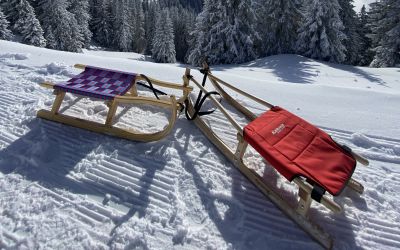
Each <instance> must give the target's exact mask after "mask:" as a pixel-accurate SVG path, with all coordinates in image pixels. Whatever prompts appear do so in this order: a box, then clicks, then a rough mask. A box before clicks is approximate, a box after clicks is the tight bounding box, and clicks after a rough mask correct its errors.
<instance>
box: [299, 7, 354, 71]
mask: <svg viewBox="0 0 400 250" xmlns="http://www.w3.org/2000/svg"><path fill="white" fill-rule="evenodd" d="M305 5H306V6H305V12H304V22H303V24H302V25H301V26H300V28H299V38H298V41H297V51H298V52H299V53H300V54H302V55H304V56H307V57H311V58H314V59H321V60H325V61H330V62H336V63H341V62H344V61H345V59H346V55H345V53H346V48H345V47H344V45H343V41H344V40H345V39H346V35H345V34H344V33H343V29H344V27H343V23H342V21H341V20H340V17H339V11H340V6H339V4H338V2H337V0H332V1H324V0H311V1H309V2H308V1H305Z"/></svg>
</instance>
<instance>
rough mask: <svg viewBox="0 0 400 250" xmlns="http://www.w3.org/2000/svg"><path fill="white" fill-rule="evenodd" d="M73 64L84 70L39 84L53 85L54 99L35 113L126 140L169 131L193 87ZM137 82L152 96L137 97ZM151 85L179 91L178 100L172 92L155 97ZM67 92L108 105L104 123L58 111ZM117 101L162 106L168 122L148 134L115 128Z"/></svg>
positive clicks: (155, 137) (152, 137) (159, 136)
mask: <svg viewBox="0 0 400 250" xmlns="http://www.w3.org/2000/svg"><path fill="white" fill-rule="evenodd" d="M75 67H76V68H79V69H83V70H84V71H83V72H82V73H81V74H79V75H77V76H75V77H73V78H72V79H70V80H69V81H68V82H63V83H59V84H54V83H49V82H45V83H42V84H41V86H43V87H46V88H53V89H54V94H55V95H56V98H55V101H54V103H53V106H52V109H51V110H43V109H42V110H39V111H38V112H37V116H38V117H40V118H43V119H46V120H50V121H55V122H59V123H63V124H66V125H70V126H74V127H78V128H82V129H86V130H90V131H93V132H97V133H103V134H107V135H111V136H116V137H120V138H125V139H129V140H135V141H143V142H149V141H157V140H160V139H162V138H164V137H165V136H167V135H168V133H169V132H171V130H172V129H173V127H174V124H175V121H176V118H177V115H178V112H179V111H180V110H181V108H182V105H183V103H184V101H185V100H186V99H187V97H188V95H189V93H190V92H191V91H192V90H193V88H192V87H190V86H189V85H187V84H186V83H184V84H182V85H179V84H174V83H168V82H163V81H159V80H156V79H152V78H149V77H146V76H144V75H140V74H134V73H127V72H122V71H115V70H108V69H102V68H97V67H92V66H86V65H82V64H76V65H75ZM139 81H147V82H148V83H149V84H150V86H149V88H150V89H152V90H153V92H154V93H155V96H156V98H151V97H143V96H138V92H137V86H136V85H137V84H139V83H140V82H139ZM152 84H154V85H158V86H162V87H166V88H171V89H178V90H182V91H183V95H182V97H181V98H179V99H176V97H175V96H174V95H171V96H169V98H164V99H159V98H158V95H157V92H156V91H158V90H156V89H154V88H153V86H152ZM67 92H69V93H72V94H75V95H78V96H84V97H89V98H92V99H96V100H103V101H105V102H106V104H107V106H108V108H109V110H108V114H107V118H106V120H105V123H104V124H101V123H98V122H93V121H87V120H84V119H80V118H77V117H72V116H68V115H64V114H61V113H59V110H60V107H61V103H62V101H63V99H64V97H65V94H66V93H67ZM158 92H160V91H158ZM121 104H125V105H126V104H146V105H152V106H157V107H161V108H166V109H168V110H170V112H171V115H170V118H169V124H168V125H167V126H166V127H165V128H164V129H163V130H161V131H158V132H155V133H148V134H144V133H140V132H137V131H134V130H132V129H129V130H127V129H122V128H118V127H115V126H113V121H114V116H115V113H116V111H117V107H118V106H119V105H121Z"/></svg>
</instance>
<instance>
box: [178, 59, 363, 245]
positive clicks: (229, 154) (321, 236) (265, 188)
mask: <svg viewBox="0 0 400 250" xmlns="http://www.w3.org/2000/svg"><path fill="white" fill-rule="evenodd" d="M201 72H202V73H203V74H204V75H205V77H204V79H203V83H202V84H201V83H199V82H198V81H196V79H194V78H193V77H192V76H191V75H190V69H186V73H185V76H184V79H185V80H184V81H185V82H189V81H192V82H193V83H194V84H195V85H196V86H197V87H198V88H199V89H200V91H202V92H203V93H204V94H205V95H206V97H207V98H208V99H210V100H211V101H212V102H213V104H214V105H215V106H216V108H217V109H218V110H219V111H220V112H221V113H222V114H223V115H224V116H225V117H226V118H227V120H228V121H229V122H230V123H231V124H232V126H233V127H234V128H235V129H236V130H237V139H238V146H237V148H236V150H232V149H231V148H230V147H229V146H227V145H226V144H225V142H224V141H223V140H222V139H221V138H220V137H219V136H218V135H217V134H216V133H215V132H214V131H213V130H212V129H211V128H210V127H209V126H208V125H207V123H206V122H205V121H204V120H203V119H202V118H201V117H200V116H197V115H196V113H199V108H200V107H199V106H197V108H195V107H196V105H193V102H192V101H191V100H190V99H188V100H187V102H186V107H187V112H188V116H189V118H190V116H192V117H191V118H192V119H193V121H194V123H195V124H196V125H197V127H198V128H199V129H200V130H201V131H202V132H203V133H204V134H205V135H206V136H207V138H208V139H209V140H210V141H211V142H212V143H213V144H214V145H215V146H216V147H217V148H218V149H219V150H220V151H221V152H222V153H223V154H224V156H225V157H226V158H227V159H229V160H230V161H231V162H232V163H233V164H234V165H235V166H236V167H237V168H238V169H239V170H240V171H241V172H242V174H244V175H245V176H246V177H247V178H248V179H249V180H250V181H251V182H252V183H253V184H254V185H255V186H256V187H258V188H259V189H260V191H261V192H262V193H263V194H264V195H265V196H266V197H268V198H269V199H270V200H271V201H272V202H273V203H275V205H276V206H277V207H278V208H280V209H281V210H282V211H283V212H284V213H285V214H286V215H287V216H288V217H289V218H290V219H292V220H293V221H294V222H295V223H296V224H297V225H299V227H300V228H302V229H303V230H304V231H305V232H306V233H308V234H309V235H310V236H311V237H312V238H313V239H314V240H316V241H317V242H318V243H319V244H320V245H321V246H323V247H324V248H327V249H331V248H332V247H333V239H332V238H331V236H330V235H329V234H327V233H326V232H325V231H324V230H323V229H322V228H321V227H320V226H318V225H317V224H314V223H313V222H311V221H310V219H309V216H308V211H309V209H310V207H311V204H312V201H315V200H317V201H318V202H319V203H321V204H322V205H323V206H325V207H326V208H328V209H329V210H331V211H333V212H335V213H339V212H341V210H342V208H341V206H340V205H339V204H337V203H336V202H335V201H333V200H332V199H331V198H329V196H328V195H327V194H326V193H325V191H328V192H332V193H334V195H339V194H340V192H341V191H342V189H343V188H344V187H345V186H348V187H349V188H351V189H353V190H354V191H356V192H358V193H360V194H361V193H362V192H363V190H364V187H363V186H362V185H361V184H360V183H359V182H357V181H355V180H354V179H352V178H351V175H352V173H353V171H354V169H355V165H356V161H358V162H360V163H361V164H363V165H368V160H366V159H365V158H363V157H362V156H360V155H358V154H356V153H355V152H353V151H351V150H350V149H349V148H347V147H345V146H343V147H342V145H339V144H337V150H338V155H339V156H340V155H342V156H343V157H345V158H346V160H347V162H350V163H351V164H354V166H348V169H347V170H346V169H345V170H343V171H344V172H346V171H347V172H348V173H347V178H348V179H347V180H345V181H343V182H342V183H341V187H340V188H339V189H334V187H335V186H332V185H329V183H328V185H324V184H326V183H327V181H323V182H320V181H319V180H318V179H316V178H313V176H312V174H309V176H302V174H297V175H293V176H291V177H290V178H289V177H288V176H289V174H288V173H287V172H284V171H287V170H282V169H281V170H280V171H279V170H278V171H279V172H281V174H282V173H283V175H284V176H285V177H286V178H288V179H289V181H292V182H293V183H295V184H296V185H297V186H298V188H299V191H298V196H299V199H298V204H297V205H296V206H293V205H292V204H290V203H289V202H288V201H286V200H285V199H283V198H282V197H281V195H280V194H279V193H277V192H276V191H275V189H274V188H273V187H271V186H270V184H269V183H268V180H265V179H263V177H261V176H260V175H259V174H258V173H257V172H256V171H255V170H253V169H251V168H249V167H248V166H246V164H245V163H244V162H243V156H244V154H245V151H246V148H247V147H248V146H249V142H248V141H251V138H246V137H249V136H248V135H246V133H247V132H248V131H246V129H249V127H248V126H249V125H248V126H246V127H242V126H241V125H240V124H239V123H238V122H237V121H236V120H235V119H234V118H233V117H232V116H231V115H230V113H229V112H228V111H227V110H226V109H225V108H224V107H223V106H222V105H221V104H220V102H219V101H218V100H217V99H216V98H215V97H214V96H213V95H212V92H210V91H207V90H206V88H205V87H204V84H205V82H206V79H207V78H208V79H209V80H210V81H211V83H212V84H213V85H214V88H215V89H216V90H217V92H214V93H218V94H219V95H221V96H222V98H223V100H224V101H227V102H228V103H229V104H230V105H232V106H233V107H234V108H236V109H237V110H238V111H239V112H241V113H242V114H243V115H244V116H245V117H246V118H247V119H248V120H249V121H251V122H250V125H251V124H252V122H255V123H257V121H256V120H257V118H258V117H257V116H256V115H255V114H254V113H252V112H251V111H250V110H249V109H247V108H246V107H244V106H242V105H241V104H240V103H239V102H237V101H236V100H235V99H234V98H232V97H231V96H230V95H229V94H228V93H227V92H226V91H225V90H224V89H223V88H222V87H221V85H224V86H225V87H227V88H229V89H230V90H232V91H234V92H236V93H238V94H241V95H243V96H245V97H247V98H249V99H251V100H253V101H255V102H257V103H259V104H261V105H263V106H265V107H266V108H268V109H270V110H274V112H285V111H282V110H281V109H280V108H277V107H275V106H273V105H272V104H270V103H268V102H266V101H264V100H262V99H260V98H257V97H255V96H253V95H250V94H248V93H246V92H244V91H242V90H240V89H238V88H236V87H234V86H232V85H231V84H229V83H227V82H225V81H223V80H221V79H219V78H217V77H215V76H214V75H213V74H212V73H211V72H210V70H209V68H208V65H206V64H205V65H204V67H203V69H202V70H201ZM203 99H204V98H203ZM196 104H198V101H197V102H196ZM200 106H201V105H200ZM268 112H269V111H267V112H266V113H264V114H267V113H268ZM287 113H289V112H287ZM287 113H284V115H288V114H287ZM272 114H274V113H272ZM289 114H290V113H289ZM288 116H290V115H288ZM293 117H296V116H294V115H293ZM297 118H298V117H296V119H297ZM260 119H262V118H260ZM298 119H300V120H298V121H299V122H300V123H301V124H300V125H301V126H308V125H310V126H311V128H312V127H313V126H312V125H311V124H308V123H307V122H305V121H304V120H302V119H301V118H298ZM303 122H305V123H303ZM253 125H254V124H253ZM261 125H262V126H264V125H265V124H261ZM275 127H276V128H275V129H272V130H271V131H268V133H270V134H271V135H272V136H273V135H275V134H279V133H280V132H282V131H284V130H285V129H286V128H285V126H284V125H279V123H278V125H277V126H275ZM250 128H251V127H250ZM315 129H316V130H315V131H316V133H320V132H319V131H320V130H319V129H318V128H315ZM264 132H265V131H264ZM321 132H322V131H321ZM322 133H323V136H325V134H326V133H324V132H322ZM250 137H251V136H250ZM332 141H333V139H332ZM333 143H336V142H333ZM252 144H253V145H252V146H253V148H255V149H256V150H257V151H258V152H259V153H260V154H261V155H263V154H262V153H265V152H260V151H262V150H260V149H259V148H257V147H258V146H259V145H257V143H254V142H253V141H252ZM293 144H295V142H294V143H293ZM292 146H293V145H289V147H292ZM335 154H336V153H335ZM263 156H264V155H263ZM264 158H265V159H266V160H267V161H269V162H270V164H271V165H272V166H273V167H274V168H275V166H274V165H279V164H280V163H279V162H276V159H274V157H271V156H270V155H265V156H264ZM317 160H318V159H317ZM271 161H272V162H271ZM344 162H346V161H344ZM328 165H329V164H328ZM331 166H332V164H331ZM333 166H334V167H335V168H337V167H338V166H336V165H333ZM318 167H321V168H322V166H318ZM335 170H336V169H335ZM338 171H339V172H340V169H339V170H338ZM306 175H307V174H306ZM334 175H335V173H333V177H332V176H330V177H329V178H333V179H335V177H334ZM310 176H311V177H310ZM308 177H310V178H308ZM329 178H328V181H329ZM318 184H321V185H318ZM321 186H323V187H325V188H327V190H325V189H324V188H322V187H321ZM332 187H333V188H332ZM321 188H322V189H323V192H322V191H321Z"/></svg>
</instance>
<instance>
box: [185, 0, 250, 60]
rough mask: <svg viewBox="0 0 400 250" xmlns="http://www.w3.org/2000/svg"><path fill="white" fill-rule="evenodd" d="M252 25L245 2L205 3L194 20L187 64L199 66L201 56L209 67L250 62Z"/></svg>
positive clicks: (219, 1) (227, 0) (222, 0)
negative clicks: (206, 59) (207, 62)
mask: <svg viewBox="0 0 400 250" xmlns="http://www.w3.org/2000/svg"><path fill="white" fill-rule="evenodd" d="M253 23H254V13H253V12H252V9H251V6H250V3H249V1H235V0H215V1H212V0H205V2H204V8H203V11H202V12H201V13H200V14H199V16H198V17H197V19H196V25H195V29H194V36H195V37H194V39H193V41H192V45H193V48H192V50H191V52H190V54H189V57H188V61H189V63H191V64H194V65H199V64H201V61H202V60H203V58H204V57H205V56H206V57H208V59H209V62H210V63H211V64H221V63H226V64H230V63H242V62H246V61H250V60H252V59H254V58H255V57H256V54H255V51H254V39H255V37H257V33H256V31H255V30H254V27H253Z"/></svg>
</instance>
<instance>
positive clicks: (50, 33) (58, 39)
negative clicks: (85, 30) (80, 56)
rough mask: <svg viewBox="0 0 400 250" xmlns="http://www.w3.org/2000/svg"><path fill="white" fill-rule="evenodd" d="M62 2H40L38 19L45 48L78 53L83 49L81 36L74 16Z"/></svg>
mask: <svg viewBox="0 0 400 250" xmlns="http://www.w3.org/2000/svg"><path fill="white" fill-rule="evenodd" d="M67 8H68V3H67V2H66V1H64V0H40V1H39V2H38V10H39V18H40V21H41V23H42V27H43V30H44V34H45V38H46V40H47V42H48V43H47V47H48V48H51V49H57V50H64V51H71V52H80V51H81V49H82V47H83V42H82V41H83V40H84V39H83V35H82V34H81V32H80V29H79V25H78V22H77V21H76V19H75V16H74V15H73V14H72V13H71V12H69V11H67Z"/></svg>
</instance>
